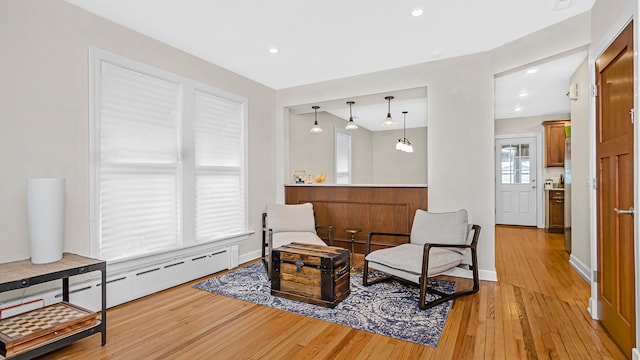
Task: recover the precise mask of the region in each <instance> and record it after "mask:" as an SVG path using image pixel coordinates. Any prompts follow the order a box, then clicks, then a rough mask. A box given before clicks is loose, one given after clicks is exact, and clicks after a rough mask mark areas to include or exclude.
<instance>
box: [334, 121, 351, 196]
mask: <svg viewBox="0 0 640 360" xmlns="http://www.w3.org/2000/svg"><path fill="white" fill-rule="evenodd" d="M345 135H346V136H347V137H348V138H349V155H348V157H349V158H348V165H347V167H348V168H349V170H348V171H347V172H346V174H347V178H348V180H347V181H348V182H347V183H346V184H343V183H339V182H338V175H342V174H344V172H340V173H339V172H338V156H339V153H338V152H339V150H340V149H338V136H345ZM352 164H353V136H352V134H351V132H349V131H347V130H343V129H340V128H337V127H335V128H334V136H333V179H334V181H333V182H334V183H335V184H336V185H350V184H351V181H352V175H353V168H352Z"/></svg>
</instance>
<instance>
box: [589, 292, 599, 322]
mask: <svg viewBox="0 0 640 360" xmlns="http://www.w3.org/2000/svg"><path fill="white" fill-rule="evenodd" d="M595 305H596V304H595V303H594V302H593V298H592V297H590V298H589V307H588V308H587V311H588V312H589V315H591V318H592V319H593V320H598V314H596V312H595V307H594V306H595Z"/></svg>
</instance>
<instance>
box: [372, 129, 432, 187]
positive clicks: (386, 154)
mask: <svg viewBox="0 0 640 360" xmlns="http://www.w3.org/2000/svg"><path fill="white" fill-rule="evenodd" d="M404 134H405V133H404V132H403V130H386V131H376V132H374V133H373V144H374V146H373V150H372V151H373V183H374V184H426V183H427V164H428V161H427V128H426V127H423V128H413V129H407V130H406V137H407V139H409V141H410V142H411V145H412V146H413V152H412V153H406V152H403V151H398V150H395V148H396V144H397V143H398V139H401V138H402V137H404Z"/></svg>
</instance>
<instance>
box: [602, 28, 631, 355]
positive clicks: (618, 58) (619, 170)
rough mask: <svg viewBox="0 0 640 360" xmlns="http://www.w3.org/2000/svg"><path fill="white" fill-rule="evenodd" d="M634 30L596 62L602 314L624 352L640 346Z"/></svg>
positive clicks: (627, 33) (612, 45)
mask: <svg viewBox="0 0 640 360" xmlns="http://www.w3.org/2000/svg"><path fill="white" fill-rule="evenodd" d="M632 31H633V25H632V24H629V25H628V26H627V28H626V29H625V30H624V31H623V32H622V33H621V34H620V35H619V37H618V38H617V39H616V40H615V41H614V42H613V43H612V44H611V45H610V46H609V48H608V49H607V50H606V51H605V52H604V53H603V54H602V55H601V56H600V58H599V59H598V60H597V61H596V85H597V87H598V96H597V102H596V104H597V107H596V157H597V161H598V172H599V173H598V191H597V192H598V283H599V284H598V310H599V311H598V312H599V314H600V321H601V322H602V325H603V326H604V327H605V329H606V330H607V331H608V332H609V334H610V335H611V337H612V338H613V339H614V340H615V341H616V343H617V344H618V345H619V346H620V348H621V349H622V351H623V352H624V353H625V354H627V356H628V357H629V358H630V357H631V349H632V348H633V347H634V346H635V333H636V329H635V322H636V320H635V286H634V259H633V257H634V249H633V247H634V245H633V234H634V224H633V211H629V210H630V209H631V210H633V206H634V202H633V199H634V189H633V184H634V174H633V171H634V167H633V166H634V165H633V143H634V139H633V128H634V127H633V122H632V109H633V32H632Z"/></svg>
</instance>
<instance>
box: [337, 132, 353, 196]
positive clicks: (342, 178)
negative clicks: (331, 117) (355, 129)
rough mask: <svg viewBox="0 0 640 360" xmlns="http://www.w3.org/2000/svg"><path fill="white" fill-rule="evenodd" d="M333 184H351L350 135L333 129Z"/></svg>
mask: <svg viewBox="0 0 640 360" xmlns="http://www.w3.org/2000/svg"><path fill="white" fill-rule="evenodd" d="M334 140H335V150H334V153H335V164H334V168H335V174H334V175H335V183H336V184H351V133H350V132H347V131H344V130H342V129H338V128H335V136H334Z"/></svg>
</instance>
